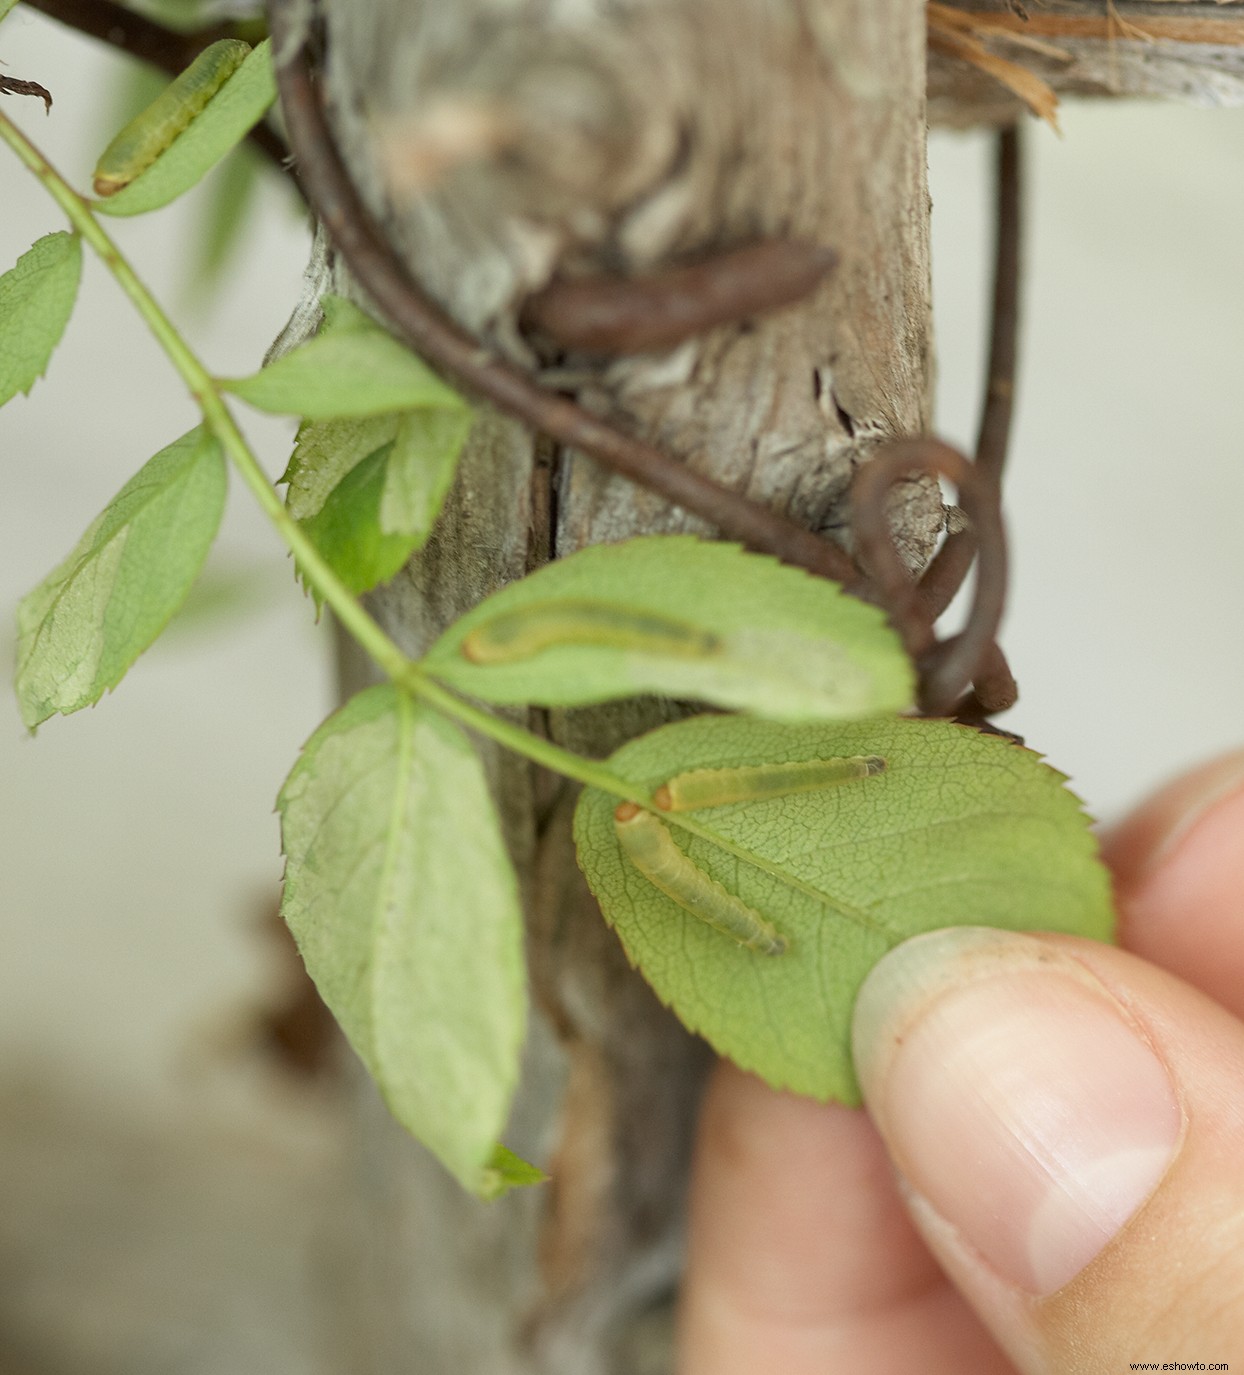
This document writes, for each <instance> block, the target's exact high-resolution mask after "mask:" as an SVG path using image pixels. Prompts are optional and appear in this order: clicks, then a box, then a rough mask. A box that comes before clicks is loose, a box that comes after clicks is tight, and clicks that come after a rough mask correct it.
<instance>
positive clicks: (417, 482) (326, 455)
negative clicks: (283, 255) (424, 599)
mask: <svg viewBox="0 0 1244 1375" xmlns="http://www.w3.org/2000/svg"><path fill="white" fill-rule="evenodd" d="M322 305H323V307H324V326H323V329H322V330H321V332H320V334H319V335H318V336H317V337H316V339H315V340H313V341H311V342H310V343H309V344H306V345H304V346H303V347H302V348H299V349H296V350H294V352H293V353H291V354H288V355H286V357H285V358H282V359H280V360H278V361H277V362H276V363H274V364H273V365H272V367H270V368H267V369H265V370H264V371H262V372H260V373H258V374H257V375H256V377H255V378H252V379H246V381H247V382H248V383H249V382H255V383H256V384H264V385H267V382H268V381H269V380H270V377H271V375H272V374H274V373H276V371H277V370H278V369H280V368H282V366H283V364H284V363H286V362H287V361H289V362H291V363H295V362H297V361H298V360H299V359H300V358H301V356H302V355H303V354H304V353H306V352H307V351H308V350H313V349H315V348H316V346H317V345H328V346H329V348H328V351H327V352H324V351H321V353H320V355H319V356H320V357H321V359H323V358H326V357H327V358H331V357H333V356H336V357H337V358H338V361H340V357H341V355H340V353H338V354H337V355H333V353H332V350H333V349H334V348H337V347H338V346H342V347H344V348H345V349H346V350H347V352H348V353H349V354H350V356H351V357H355V358H358V357H361V356H362V355H363V354H364V353H366V352H368V351H371V350H377V349H378V350H379V355H378V356H379V357H380V358H381V359H382V360H384V361H383V364H382V366H387V365H389V364H392V365H393V372H392V374H391V375H390V378H389V383H390V384H391V385H389V384H385V385H386V386H388V392H387V399H388V400H398V399H404V400H405V402H406V403H409V405H408V408H406V409H402V410H395V411H381V412H378V413H376V414H371V413H364V414H359V415H347V416H345V417H334V418H331V419H323V420H305V421H304V422H303V424H302V426H301V427H300V429H299V431H298V440H297V443H296V444H295V447H294V452H293V455H292V457H291V458H290V461H289V465H288V467H287V468H286V470H285V473H284V475H283V477H282V479H281V481H283V482H287V483H288V484H289V491H288V493H287V496H286V504H287V505H288V507H289V510H290V513H291V514H292V515H293V516H294V517H295V519H297V520H299V521H301V522H302V524H303V526H304V528H305V529H306V530H307V532H308V534H310V535H311V537H312V539H313V540H315V543H316V545H317V547H318V548H319V550H320V552H321V553H322V554H323V555H324V556H325V558H326V559H328V561H329V562H330V563H331V564H332V566H333V568H334V569H335V570H336V571H337V573H338V574H339V575H340V576H341V578H342V580H343V581H344V582H345V583H346V584H347V586H348V587H349V588H350V590H351V591H352V592H355V593H361V592H368V591H370V590H371V589H372V588H373V587H375V586H376V585H377V584H379V583H381V582H386V581H387V580H388V579H389V578H391V577H392V576H393V575H394V574H395V573H396V572H397V571H398V569H400V568H401V567H402V565H403V564H404V563H405V562H406V560H407V559H408V558H409V557H410V556H411V554H413V553H414V552H415V550H417V549H419V548H422V546H423V544H424V543H425V542H426V540H427V538H428V536H429V535H430V534H431V533H432V527H433V526H434V525H435V523H436V519H437V517H438V516H439V514H440V511H441V507H442V505H443V504H444V501H445V497H446V495H447V494H448V492H449V489H450V486H451V485H452V483H453V479H454V474H455V472H456V471H457V466H458V459H459V457H460V455H461V453H462V449H463V447H464V445H465V444H466V440H467V436H468V434H469V433H470V429H471V423H472V420H473V413H472V411H471V410H470V408H469V407H467V406H466V405H465V404H464V403H463V402H462V401H461V399H460V398H459V397H458V396H457V395H456V394H454V393H453V392H450V391H449V390H448V389H447V388H445V387H444V386H443V385H442V384H441V383H440V382H439V381H437V380H436V379H435V378H432V377H431V374H429V373H428V372H427V371H426V369H424V367H423V364H422V363H420V362H419V360H418V359H416V358H415V357H414V356H413V355H412V354H409V353H407V352H406V350H405V349H403V348H401V346H400V345H398V344H397V343H396V341H395V340H394V339H392V338H391V337H390V336H389V335H388V334H386V333H385V331H384V330H382V329H380V327H379V326H378V325H377V324H376V323H375V322H374V321H373V320H372V319H370V317H368V316H367V315H366V314H364V312H363V311H361V310H360V309H359V308H358V307H357V306H356V305H354V304H353V303H352V302H350V301H347V300H344V299H343V298H341V297H339V296H331V295H328V296H325V297H324V298H323V301H322ZM393 350H397V354H396V356H395V355H394V353H393ZM303 362H304V363H305V359H304V360H303ZM313 363H314V359H313ZM300 366H301V364H300ZM319 366H321V365H320V364H315V368H318V367H319ZM412 366H413V369H414V371H413V372H412V370H411V369H412ZM315 368H313V371H314V370H315ZM307 375H308V374H306V373H305V372H304V373H303V374H300V376H302V377H303V378H304V379H305V377H306V376H307ZM429 379H430V382H429ZM277 380H278V383H280V386H281V387H284V386H285V385H286V383H285V382H281V380H280V378H279V377H278V379H277ZM288 380H289V379H288V378H287V379H286V382H288ZM296 380H297V379H295V381H296ZM371 381H373V382H375V381H382V379H381V378H380V377H379V375H378V374H374V375H373V376H372V378H371ZM339 383H340V377H339V376H338V377H337V380H336V381H335V382H334V383H333V385H338V384H339ZM299 385H301V384H299ZM353 404H354V405H355V406H356V407H358V406H359V405H362V406H363V409H364V410H366V405H365V404H364V403H361V402H360V401H359V398H358V395H357V394H356V395H355V396H354V397H353Z"/></svg>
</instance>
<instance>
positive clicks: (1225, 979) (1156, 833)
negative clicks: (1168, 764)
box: [1102, 750, 1244, 1017]
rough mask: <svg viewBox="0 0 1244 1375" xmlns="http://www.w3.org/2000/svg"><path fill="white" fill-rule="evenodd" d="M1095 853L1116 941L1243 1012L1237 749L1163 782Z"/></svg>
mask: <svg viewBox="0 0 1244 1375" xmlns="http://www.w3.org/2000/svg"><path fill="white" fill-rule="evenodd" d="M1102 851H1103V855H1104V857H1105V859H1106V862H1107V863H1108V864H1109V865H1110V867H1111V869H1112V870H1113V872H1114V875H1115V886H1116V892H1117V897H1118V903H1119V909H1120V916H1121V925H1122V931H1121V938H1122V943H1123V945H1124V946H1126V948H1127V949H1129V950H1131V951H1132V952H1133V953H1135V954H1138V955H1141V956H1142V957H1143V958H1145V959H1147V960H1150V961H1151V962H1153V963H1154V964H1157V965H1160V966H1161V967H1162V968H1164V969H1168V970H1169V971H1170V972H1171V973H1173V974H1177V975H1178V976H1179V977H1180V978H1182V979H1184V980H1185V981H1187V982H1188V983H1190V984H1192V985H1193V986H1194V987H1196V988H1199V989H1201V990H1202V992H1205V993H1208V994H1209V995H1210V996H1211V997H1212V998H1214V999H1215V1000H1216V1001H1218V1002H1219V1003H1220V1004H1221V1005H1222V1006H1223V1007H1225V1008H1227V1009H1228V1010H1229V1011H1231V1012H1233V1013H1234V1014H1235V1015H1236V1016H1239V1017H1244V939H1242V937H1244V897H1242V895H1244V750H1239V751H1235V752H1234V753H1232V754H1229V755H1226V756H1224V757H1223V758H1221V759H1217V760H1214V761H1213V762H1212V763H1209V764H1206V765H1203V766H1201V767H1200V768H1198V769H1195V770H1193V771H1192V772H1191V773H1188V774H1185V775H1184V776H1183V777H1181V778H1178V779H1175V780H1174V781H1173V782H1172V783H1169V784H1168V785H1167V786H1166V787H1165V788H1163V789H1161V791H1159V792H1158V793H1157V794H1155V795H1154V796H1153V797H1152V798H1150V799H1149V800H1148V801H1147V802H1145V803H1144V804H1143V805H1142V806H1140V807H1139V808H1137V810H1136V811H1135V812H1133V813H1132V814H1131V815H1130V816H1129V817H1127V818H1126V819H1125V820H1124V821H1123V822H1122V823H1120V824H1119V825H1118V826H1117V827H1115V828H1113V829H1112V830H1111V831H1109V832H1108V833H1107V834H1106V835H1105V836H1104V837H1103V842H1102Z"/></svg>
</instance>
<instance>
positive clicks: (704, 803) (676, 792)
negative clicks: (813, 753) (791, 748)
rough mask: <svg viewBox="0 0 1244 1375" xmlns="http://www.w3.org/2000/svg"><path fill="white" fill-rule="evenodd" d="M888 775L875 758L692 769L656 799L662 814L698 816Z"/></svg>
mask: <svg viewBox="0 0 1244 1375" xmlns="http://www.w3.org/2000/svg"><path fill="white" fill-rule="evenodd" d="M884 771H885V760H884V759H882V758H881V757H880V756H879V755H876V754H855V755H847V756H844V757H842V758H840V759H801V760H797V761H796V762H795V763H793V764H752V765H745V766H744V767H742V768H737V769H691V770H689V771H688V772H687V773H679V774H675V775H674V777H673V778H671V779H670V780H669V782H667V783H664V784H662V786H661V787H659V788H658V789H657V790H656V792H655V793H653V795H652V800H653V801H654V802H655V803H656V804H657V806H658V807H660V808H661V810H662V811H663V812H694V811H698V810H699V809H700V808H701V807H724V806H725V805H726V804H727V803H729V802H761V801H764V800H765V799H767V798H771V797H785V796H786V795H787V794H788V793H811V792H817V791H818V790H819V789H821V788H833V787H837V786H838V784H840V783H851V782H853V781H855V780H856V779H858V778H871V777H872V776H873V775H874V774H878V773H883V772H884Z"/></svg>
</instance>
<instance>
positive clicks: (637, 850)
mask: <svg viewBox="0 0 1244 1375" xmlns="http://www.w3.org/2000/svg"><path fill="white" fill-rule="evenodd" d="M613 827H614V830H615V831H616V832H617V836H618V842H619V843H620V844H621V846H622V850H623V852H624V853H625V855H626V857H627V859H629V860H630V861H631V863H632V864H633V865H634V866H635V868H636V869H638V870H639V872H640V873H641V874H643V876H644V878H646V879H647V880H648V882H649V883H651V884H652V886H653V887H654V888H657V889H659V890H660V891H661V892H662V893H664V894H665V896H666V897H667V898H672V899H673V900H674V901H675V902H676V903H677V904H678V905H679V907H681V908H683V909H684V910H685V911H688V912H690V913H691V915H692V916H693V917H697V918H698V919H699V920H700V921H702V922H706V923H707V924H708V925H709V926H711V927H712V928H713V929H714V930H716V931H720V932H721V933H722V935H724V936H729V937H730V939H731V940H732V941H735V942H736V943H737V944H739V945H742V946H745V947H746V948H747V949H749V950H757V951H759V952H760V953H761V954H762V955H780V954H782V953H783V952H784V951H785V949H786V941H785V940H783V938H782V937H781V936H779V935H778V933H777V932H776V931H775V930H774V929H773V927H772V926H770V925H769V923H768V922H767V921H765V919H764V918H763V917H762V916H761V915H760V913H759V912H756V911H753V910H752V908H750V907H749V906H748V905H747V904H746V903H745V902H744V901H743V900H742V899H741V898H737V897H735V895H734V894H733V893H728V892H726V890H725V889H724V888H723V887H722V886H721V884H720V883H718V882H717V880H716V879H713V878H709V876H708V875H707V874H706V873H705V872H704V870H703V869H700V868H698V867H697V866H696V865H694V864H693V863H692V862H691V860H690V859H689V858H688V857H687V856H686V855H685V854H684V853H683V852H682V851H681V850H680V849H679V848H678V846H677V845H676V844H675V843H674V837H673V836H672V835H670V833H669V828H668V827H667V826H666V824H665V823H664V822H663V821H661V820H660V819H659V818H658V817H655V816H653V814H652V813H651V812H646V811H644V810H643V809H642V808H640V807H637V806H636V805H635V804H634V803H633V802H623V803H622V804H621V805H620V806H619V807H618V808H617V810H616V811H615V812H614V814H613Z"/></svg>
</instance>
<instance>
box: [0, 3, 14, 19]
mask: <svg viewBox="0 0 1244 1375" xmlns="http://www.w3.org/2000/svg"><path fill="white" fill-rule="evenodd" d="M16 4H17V0H0V19H3V18H4V17H5V15H6V14H8V12H9V11H10V10H11V9H12V8H13V6H14V5H16Z"/></svg>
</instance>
